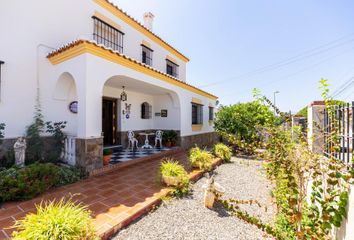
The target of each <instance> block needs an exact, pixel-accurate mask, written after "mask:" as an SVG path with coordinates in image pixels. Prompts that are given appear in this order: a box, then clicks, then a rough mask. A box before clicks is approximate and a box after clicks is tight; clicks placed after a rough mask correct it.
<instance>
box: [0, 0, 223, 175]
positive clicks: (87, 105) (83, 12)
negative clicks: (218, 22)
mask: <svg viewBox="0 0 354 240" xmlns="http://www.w3.org/2000/svg"><path fill="white" fill-rule="evenodd" d="M153 18H154V16H153V15H152V14H151V13H146V14H144V22H145V23H144V25H142V24H140V23H139V22H137V21H136V20H135V19H133V18H132V17H130V16H129V15H128V14H127V13H125V12H123V11H122V10H121V9H119V8H118V7H117V6H115V5H113V4H112V3H110V2H109V1H107V0H75V1H73V0H51V1H47V0H35V1H20V0H12V1H3V2H1V3H0V26H1V28H0V29H1V30H0V31H1V36H2V37H1V39H0V61H3V62H4V64H2V62H0V66H1V79H0V89H1V92H0V123H5V124H6V130H5V142H6V141H10V140H11V139H15V138H17V137H19V136H23V135H24V134H25V129H26V126H28V125H29V124H31V123H32V121H33V113H34V106H35V105H36V98H37V96H39V100H40V101H39V102H40V104H41V108H42V111H43V115H44V118H45V121H67V122H68V124H67V128H66V129H65V130H66V132H67V134H68V135H70V136H73V137H75V139H76V140H75V142H76V152H75V154H76V163H77V164H78V165H81V166H85V167H86V168H87V169H91V170H92V169H95V168H98V167H100V164H101V162H102V161H101V158H102V148H103V146H104V145H120V144H121V145H125V144H126V141H127V140H126V135H127V131H129V130H133V131H136V132H139V131H145V130H157V129H161V130H176V131H177V132H178V133H179V136H180V140H179V143H180V145H181V146H182V147H184V148H188V147H190V146H193V145H194V144H195V143H196V144H200V145H207V144H210V143H212V142H213V141H214V140H215V138H216V134H215V133H214V129H213V123H212V120H213V115H214V114H213V111H214V107H215V104H216V99H217V97H216V96H214V95H212V94H210V93H207V92H205V91H203V90H201V89H198V88H196V87H194V86H192V85H190V84H188V83H187V76H186V65H187V63H188V61H189V59H188V58H187V57H186V56H184V55H183V54H182V53H180V52H179V51H177V50H176V49H175V48H174V47H172V46H171V45H169V44H168V43H166V42H165V41H164V40H162V39H161V38H160V37H159V36H157V35H155V34H154V33H153V32H152V27H153ZM184 37H186V36H184ZM123 88H124V89H123ZM123 91H124V92H125V93H126V95H127V101H122V100H121V99H120V98H121V95H122V93H123ZM123 95H124V94H123ZM123 97H124V96H123ZM123 100H124V99H123ZM76 108H77V113H75V110H76ZM101 136H103V137H101Z"/></svg>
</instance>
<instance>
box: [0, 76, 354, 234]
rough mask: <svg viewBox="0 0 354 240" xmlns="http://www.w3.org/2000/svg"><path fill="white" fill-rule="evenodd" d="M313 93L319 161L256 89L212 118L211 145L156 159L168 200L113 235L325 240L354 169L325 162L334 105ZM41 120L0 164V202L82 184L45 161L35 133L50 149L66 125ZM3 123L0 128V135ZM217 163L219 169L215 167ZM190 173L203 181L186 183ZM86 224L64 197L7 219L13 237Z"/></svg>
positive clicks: (81, 208)
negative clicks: (320, 103)
mask: <svg viewBox="0 0 354 240" xmlns="http://www.w3.org/2000/svg"><path fill="white" fill-rule="evenodd" d="M320 89H321V93H322V97H323V99H324V101H325V103H326V105H327V109H328V111H329V113H330V114H329V117H332V118H333V119H332V121H331V126H330V133H329V137H327V138H328V141H329V143H330V146H331V147H330V151H331V153H332V154H331V155H330V156H329V157H328V158H327V157H324V156H322V155H319V154H317V153H314V152H312V151H310V150H309V146H308V143H307V139H306V137H305V136H304V135H303V131H302V130H301V129H300V127H292V128H285V127H284V124H285V123H287V122H289V121H290V118H289V115H288V114H285V113H282V112H281V111H279V109H277V107H276V106H274V104H273V103H272V102H271V101H270V100H269V99H268V98H267V97H265V96H263V95H262V94H261V93H260V92H259V91H257V90H255V91H254V93H253V95H254V100H253V101H252V102H248V103H238V104H235V105H230V106H221V107H220V110H219V111H218V112H217V113H216V119H215V122H214V124H215V129H216V130H217V132H218V133H219V135H220V143H218V144H216V145H215V146H213V148H204V147H202V146H199V147H198V146H196V147H194V148H192V149H190V150H189V153H188V166H186V165H185V164H183V163H181V162H179V161H178V159H174V158H164V159H162V160H161V163H160V165H159V168H158V169H157V171H156V172H155V175H156V185H160V186H164V187H167V188H168V189H169V194H168V195H167V196H165V197H164V198H163V203H162V205H161V206H160V207H158V208H157V209H154V211H152V212H150V213H148V214H147V215H146V216H144V217H143V218H140V219H137V221H135V222H134V223H133V224H132V225H130V226H128V227H127V228H125V229H123V230H121V231H120V232H119V233H118V234H117V235H116V236H115V237H114V239H186V238H188V239H279V240H292V239H294V240H296V239H300V240H302V239H304V240H305V239H311V240H312V239H323V240H327V239H328V240H329V239H334V236H333V230H335V229H337V228H339V227H341V225H342V223H343V222H344V220H345V218H346V207H347V204H348V201H349V186H350V184H351V183H352V181H353V176H354V172H353V171H352V168H349V167H348V166H346V165H345V164H344V163H343V162H341V161H338V160H336V159H335V158H333V157H331V156H334V155H335V154H336V153H338V152H339V151H340V147H339V137H338V134H339V130H338V125H337V124H338V121H336V117H335V116H336V115H335V114H334V113H333V114H332V112H330V111H332V110H331V109H332V108H331V104H332V103H333V100H332V99H331V98H330V97H328V92H329V86H328V84H327V81H326V80H321V81H320ZM273 111H275V112H276V113H277V114H274V113H273ZM40 119H41V118H40V115H39V114H37V115H36V117H35V124H34V125H33V126H30V127H29V128H28V131H27V132H28V133H27V137H28V139H29V141H28V143H29V144H30V143H31V142H32V144H33V145H32V146H36V147H30V148H29V149H30V150H29V153H28V154H29V158H28V159H29V160H28V161H29V162H28V163H26V166H25V167H22V168H21V167H13V166H12V165H13V162H11V158H9V157H8V156H10V155H11V153H8V154H7V155H6V157H5V159H6V161H2V162H3V163H6V166H3V169H2V170H1V171H0V190H1V191H0V194H1V195H0V198H1V201H2V202H4V201H13V200H25V199H30V198H33V197H35V196H37V195H39V194H40V193H43V192H44V191H46V190H48V189H50V188H53V187H58V186H62V185H65V184H68V183H71V182H75V181H78V180H79V179H81V178H83V175H82V174H81V172H80V171H79V170H78V169H74V168H68V167H63V166H61V165H60V164H59V162H58V161H53V160H52V159H57V157H56V158H54V157H53V158H52V157H50V156H45V155H44V154H43V151H41V150H40V149H41V145H40V144H38V145H37V143H38V137H39V134H40V132H41V131H43V130H39V129H38V126H42V127H43V129H44V126H45V125H46V129H47V131H48V133H51V134H52V135H53V139H54V140H56V141H57V143H58V144H57V145H59V143H60V141H62V137H63V135H62V131H61V129H63V128H64V127H65V123H54V124H53V123H46V124H44V123H42V122H41V121H40ZM4 127H5V126H4V125H0V138H1V136H2V131H3V130H4ZM317 127H318V129H319V132H320V133H321V127H320V126H317ZM315 137H316V138H320V137H323V136H322V135H321V134H319V136H315ZM35 139H37V140H35ZM34 143H36V144H34ZM55 153H57V154H58V153H59V151H58V152H55V151H53V152H52V154H55ZM57 156H58V155H57ZM26 159H27V158H26ZM35 159H36V160H35ZM44 159H47V161H44ZM48 159H50V160H48ZM217 161H219V162H222V163H223V164H222V165H221V166H219V167H216V165H215V164H216V162H217ZM191 169H192V170H193V169H194V170H196V171H199V173H205V175H204V177H203V178H202V179H201V180H199V181H197V182H195V183H193V182H192V181H191V180H190V171H191ZM73 213H74V214H73ZM92 221H93V220H92V215H91V211H90V210H89V208H88V207H87V206H86V205H84V204H81V203H77V202H75V201H74V200H73V199H65V200H64V199H61V200H60V201H56V202H50V201H49V202H43V203H42V204H40V205H38V206H37V213H36V214H29V215H27V216H26V217H25V218H24V219H23V220H19V221H17V222H16V224H15V227H16V231H15V232H14V233H13V238H14V239H96V238H97V236H96V235H95V230H94V227H93V224H92ZM35 223H36V224H35Z"/></svg>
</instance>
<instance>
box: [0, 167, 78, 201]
mask: <svg viewBox="0 0 354 240" xmlns="http://www.w3.org/2000/svg"><path fill="white" fill-rule="evenodd" d="M79 172H80V171H79V170H76V169H74V168H66V167H59V166H56V165H54V164H51V163H46V164H42V163H35V164H31V165H29V166H27V167H24V168H17V167H12V168H9V169H5V170H3V171H0V203H1V202H5V201H11V200H26V199H31V198H34V197H35V196H37V195H39V194H41V193H43V192H45V191H46V190H48V189H50V188H52V187H54V186H61V185H64V184H69V183H72V182H76V181H78V180H79V179H80V178H81V177H82V175H81V172H80V173H79Z"/></svg>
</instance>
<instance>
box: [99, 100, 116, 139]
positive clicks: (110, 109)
mask: <svg viewBox="0 0 354 240" xmlns="http://www.w3.org/2000/svg"><path fill="white" fill-rule="evenodd" d="M117 122H118V121H117V99H112V98H103V101H102V132H103V144H104V145H105V146H107V145H108V146H109V145H115V144H117V143H116V141H117Z"/></svg>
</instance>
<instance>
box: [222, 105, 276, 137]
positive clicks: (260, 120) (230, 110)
mask: <svg viewBox="0 0 354 240" xmlns="http://www.w3.org/2000/svg"><path fill="white" fill-rule="evenodd" d="M275 122H276V117H275V116H274V114H273V112H272V111H271V110H270V109H269V107H267V106H265V105H263V104H262V103H261V102H260V101H253V102H248V103H237V104H234V105H230V106H221V109H220V110H219V112H218V113H216V119H215V129H216V131H218V132H219V133H221V134H228V135H233V136H234V137H236V138H237V139H240V140H243V141H245V142H247V143H251V142H253V141H255V140H260V134H259V131H260V129H261V128H262V127H264V126H267V125H270V124H275Z"/></svg>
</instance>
